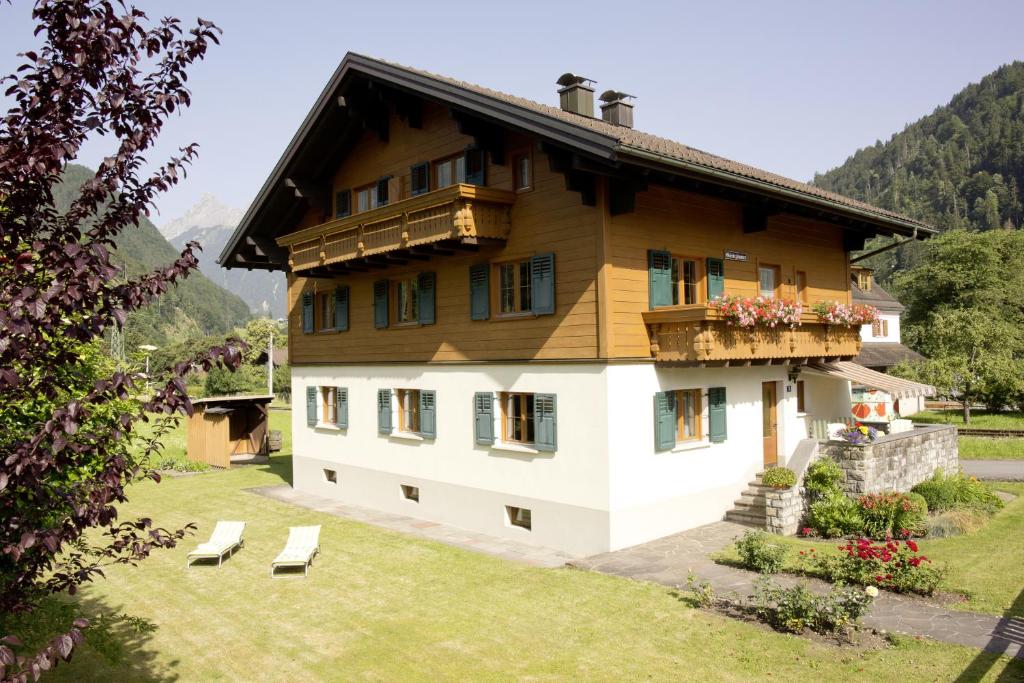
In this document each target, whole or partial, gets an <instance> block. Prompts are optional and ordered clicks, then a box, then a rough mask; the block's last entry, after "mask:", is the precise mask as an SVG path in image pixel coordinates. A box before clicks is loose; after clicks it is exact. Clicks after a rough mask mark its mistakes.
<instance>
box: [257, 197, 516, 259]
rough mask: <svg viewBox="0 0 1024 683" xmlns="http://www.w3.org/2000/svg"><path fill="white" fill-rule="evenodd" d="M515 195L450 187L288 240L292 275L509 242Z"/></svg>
mask: <svg viewBox="0 0 1024 683" xmlns="http://www.w3.org/2000/svg"><path fill="white" fill-rule="evenodd" d="M513 201H515V193H513V192H508V191H506V190H496V189H493V188H488V187H479V186H476V185H464V184H457V185H450V186H448V187H445V188H442V189H440V190H434V191H433V192H427V193H425V194H421V195H417V196H415V197H410V198H408V199H402V200H400V201H396V202H394V203H392V204H387V205H385V206H379V207H377V208H375V209H370V210H369V211H362V212H360V213H356V214H352V215H351V216H345V217H344V218H337V219H335V220H332V221H328V222H327V223H322V224H320V225H315V226H313V227H310V228H304V229H303V230H299V231H297V232H294V233H291V234H288V235H284V236H283V237H279V238H278V239H277V243H278V244H279V245H281V246H282V247H286V248H287V249H288V252H289V257H288V264H289V266H290V267H291V269H292V271H303V270H309V269H313V268H318V267H321V266H329V265H331V264H335V263H337V264H345V263H348V262H352V261H355V260H357V259H363V258H366V257H370V256H374V255H376V254H387V253H388V252H393V251H397V250H400V249H412V248H415V247H422V246H425V245H436V244H437V243H439V242H446V241H451V242H453V243H454V244H475V243H477V241H478V240H487V239H499V240H503V239H507V238H508V233H509V230H510V229H511V221H510V218H509V209H510V207H511V205H512V202H513Z"/></svg>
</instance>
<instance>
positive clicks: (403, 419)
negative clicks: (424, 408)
mask: <svg viewBox="0 0 1024 683" xmlns="http://www.w3.org/2000/svg"><path fill="white" fill-rule="evenodd" d="M395 398H396V399H397V400H398V431H400V432H407V433H410V434H417V433H419V431H420V392H419V389H396V390H395Z"/></svg>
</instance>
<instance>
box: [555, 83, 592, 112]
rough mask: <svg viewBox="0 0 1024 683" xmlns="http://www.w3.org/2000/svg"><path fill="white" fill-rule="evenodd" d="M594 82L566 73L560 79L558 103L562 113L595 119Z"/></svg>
mask: <svg viewBox="0 0 1024 683" xmlns="http://www.w3.org/2000/svg"><path fill="white" fill-rule="evenodd" d="M593 83H594V81H592V80H590V79H589V78H586V77H584V76H577V75H576V74H573V73H564V74H562V75H561V76H560V77H559V78H558V85H560V86H562V87H561V88H559V89H558V103H559V106H561V107H562V111H568V112H572V113H573V114H580V115H582V116H589V117H590V118H594V89H593V88H592V87H590V86H591V85H593Z"/></svg>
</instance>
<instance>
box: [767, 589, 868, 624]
mask: <svg viewBox="0 0 1024 683" xmlns="http://www.w3.org/2000/svg"><path fill="white" fill-rule="evenodd" d="M750 599H751V601H752V603H753V606H754V610H755V611H756V612H757V615H758V616H759V617H760V618H761V619H763V620H764V621H766V622H767V623H769V624H771V625H772V626H773V627H775V628H777V629H781V630H784V631H789V632H791V633H802V632H803V631H804V629H808V628H809V629H811V630H813V631H815V632H817V633H823V634H835V633H842V632H845V631H848V630H849V629H850V628H855V627H857V626H858V625H859V624H860V620H861V619H862V618H863V616H864V615H865V614H866V613H867V610H868V608H869V607H870V606H871V603H872V601H873V600H874V598H873V597H872V596H871V595H870V594H868V593H867V592H866V591H864V590H861V589H857V588H851V587H849V586H844V585H842V584H838V585H836V586H833V587H832V590H831V592H830V593H829V594H828V595H822V596H818V595H815V594H814V593H812V592H811V591H810V590H809V589H808V588H807V586H805V585H804V584H802V583H801V584H797V585H796V586H793V587H792V588H783V587H782V586H779V585H778V584H776V583H775V582H773V581H771V580H770V579H762V580H761V581H758V582H757V584H756V585H755V587H754V594H753V595H752V596H751V598H750Z"/></svg>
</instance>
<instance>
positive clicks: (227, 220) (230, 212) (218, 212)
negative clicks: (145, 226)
mask: <svg viewBox="0 0 1024 683" xmlns="http://www.w3.org/2000/svg"><path fill="white" fill-rule="evenodd" d="M243 213H244V212H243V211H242V210H241V209H237V208H234V207H231V206H228V205H226V204H224V203H223V202H221V201H220V200H219V199H217V197H215V196H214V195H212V194H210V193H209V192H204V193H203V194H202V196H201V197H200V198H199V201H198V202H196V203H195V204H194V205H192V207H191V208H190V209H189V210H188V211H186V212H185V215H183V216H180V217H178V218H175V219H174V220H171V221H168V222H167V223H165V224H164V225H163V226H161V228H160V232H162V233H163V235H164V237H166V238H167V239H173V238H175V237H177V236H178V235H180V234H182V233H184V232H186V231H188V230H191V229H193V228H217V227H228V228H234V227H235V226H236V225H238V222H239V221H240V220H242V214H243Z"/></svg>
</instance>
